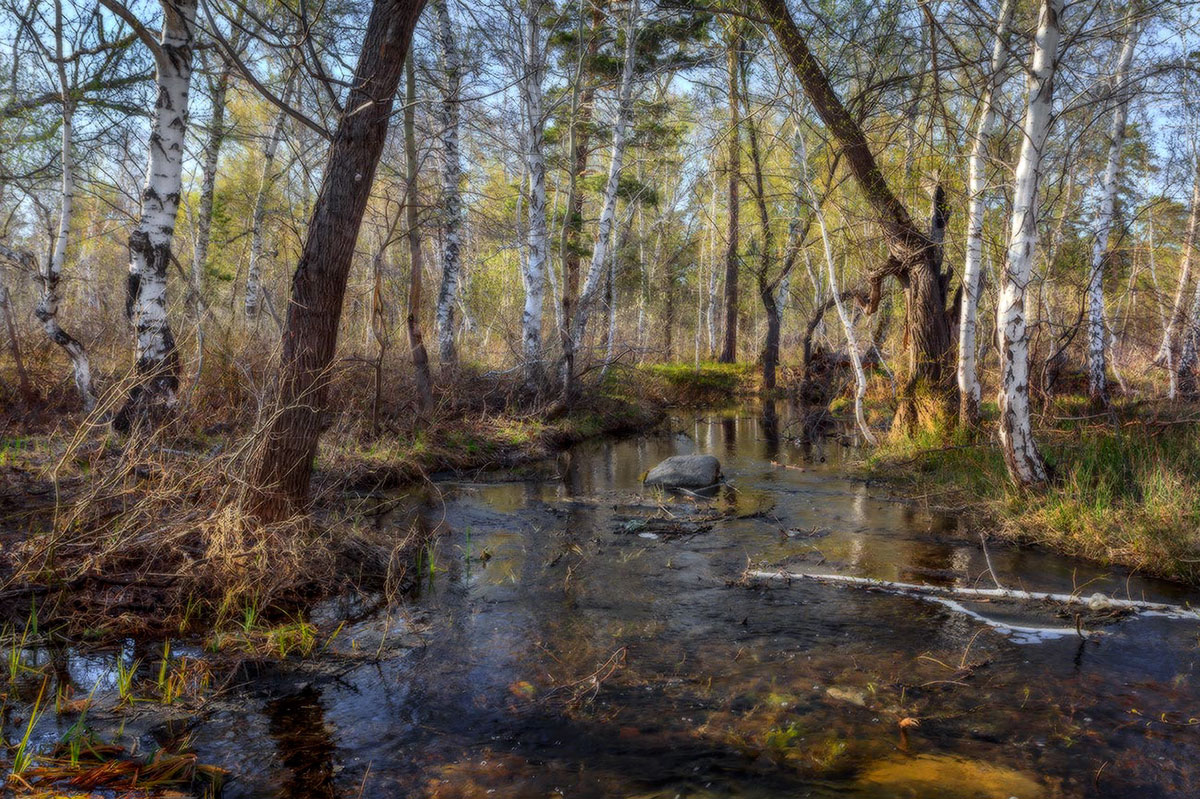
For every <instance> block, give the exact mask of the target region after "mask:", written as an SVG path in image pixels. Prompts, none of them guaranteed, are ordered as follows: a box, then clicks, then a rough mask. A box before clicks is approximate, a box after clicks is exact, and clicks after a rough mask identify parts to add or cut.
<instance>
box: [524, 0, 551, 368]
mask: <svg viewBox="0 0 1200 799" xmlns="http://www.w3.org/2000/svg"><path fill="white" fill-rule="evenodd" d="M542 7H543V2H542V0H525V7H524V17H523V19H522V45H521V52H522V55H523V58H522V64H521V80H520V92H521V111H522V117H523V119H522V128H523V129H524V134H525V142H524V144H525V146H524V151H523V154H524V157H525V172H526V174H527V175H528V176H529V203H528V211H527V213H528V218H529V224H528V225H527V226H526V231H527V236H528V238H527V241H526V248H527V252H526V256H527V257H526V259H525V262H524V268H523V269H522V270H521V281H522V283H523V285H524V287H525V305H524V309H523V311H522V314H521V355H522V359H523V361H524V371H525V382H526V386H527V387H528V388H532V387H533V386H534V385H535V383H536V382H537V379H538V377H539V375H540V373H541V361H542V303H543V301H544V297H545V289H546V269H547V266H548V262H549V256H550V237H549V231H548V228H547V223H546V155H545V139H546V135H545V126H546V118H545V115H544V112H543V109H542V106H543V103H542V82H543V79H544V78H545V71H546V67H545V49H544V46H543V44H542V39H541V35H540V33H541V12H542Z"/></svg>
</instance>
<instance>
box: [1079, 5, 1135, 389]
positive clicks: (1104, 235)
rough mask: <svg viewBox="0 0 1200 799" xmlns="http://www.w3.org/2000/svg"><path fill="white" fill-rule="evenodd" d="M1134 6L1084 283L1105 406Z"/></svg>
mask: <svg viewBox="0 0 1200 799" xmlns="http://www.w3.org/2000/svg"><path fill="white" fill-rule="evenodd" d="M1134 8H1135V4H1131V5H1130V6H1129V14H1128V16H1127V18H1126V23H1125V24H1126V30H1125V41H1124V43H1123V44H1122V45H1121V53H1120V55H1119V56H1118V58H1117V68H1116V72H1115V74H1114V75H1113V87H1112V92H1111V95H1110V96H1111V97H1112V99H1113V101H1114V102H1115V108H1114V109H1113V118H1112V123H1111V124H1110V126H1109V129H1108V161H1107V163H1106V164H1105V167H1104V188H1103V193H1102V194H1101V196H1100V210H1099V213H1098V214H1097V218H1096V239H1095V242H1094V243H1093V247H1092V268H1091V274H1090V277H1089V279H1088V394H1089V395H1090V396H1091V398H1092V399H1093V400H1095V401H1098V402H1102V403H1107V402H1108V377H1107V375H1106V372H1105V367H1106V363H1105V325H1104V316H1105V315H1104V262H1105V259H1106V257H1107V255H1108V237H1109V232H1110V231H1111V230H1112V220H1113V206H1114V204H1115V202H1116V197H1117V181H1118V180H1119V179H1120V177H1121V150H1122V148H1123V147H1124V144H1125V122H1126V119H1127V117H1128V114H1129V95H1130V92H1129V87H1128V86H1127V85H1126V84H1127V82H1128V80H1129V66H1130V64H1131V63H1132V62H1133V51H1134V48H1135V47H1136V45H1137V38H1138V33H1139V31H1140V30H1141V26H1140V25H1139V23H1138V21H1137V20H1136V19H1134V16H1133V14H1134Z"/></svg>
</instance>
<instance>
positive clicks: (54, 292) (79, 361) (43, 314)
mask: <svg viewBox="0 0 1200 799" xmlns="http://www.w3.org/2000/svg"><path fill="white" fill-rule="evenodd" d="M65 38H66V33H65V30H64V25H63V10H62V2H61V0H55V2H54V58H53V62H54V65H55V68H56V69H55V71H56V73H57V77H58V88H59V93H60V95H61V96H60V103H61V105H60V109H61V114H62V124H61V131H60V135H61V150H60V155H59V158H60V160H61V162H62V178H61V182H60V184H59V210H58V228H57V231H56V233H55V236H54V246H53V249H52V250H51V251H50V254H49V257H47V258H46V261H45V266H44V267H43V268H42V269H40V270H38V273H37V274H38V278H39V282H40V283H41V286H42V295H41V299H40V300H39V302H38V305H37V309H36V310H35V311H34V314H35V316H37V319H38V321H39V322H41V324H42V328H43V329H44V330H45V331H46V335H47V336H49V338H50V340H51V341H53V342H54V343H55V344H57V345H58V346H60V347H62V348H63V350H64V351H65V352H66V353H67V357H68V358H70V360H71V370H72V373H73V375H74V379H75V388H76V390H77V391H78V392H79V396H80V397H81V398H82V399H83V407H84V410H85V411H91V410H92V408H93V407H95V405H96V394H95V392H94V391H93V389H92V368H91V362H90V360H89V359H88V355H87V350H86V349H85V348H84V346H83V345H82V344H81V343H80V342H79V341H78V340H77V339H75V337H73V336H72V335H71V334H70V333H68V332H67V331H66V330H64V329H63V327H62V325H61V324H60V323H59V321H58V308H59V303H60V302H61V301H62V296H61V294H60V292H59V283H60V282H61V280H62V274H63V267H64V266H65V265H66V261H67V247H68V246H69V244H70V237H71V214H72V210H73V208H74V204H75V160H74V153H73V147H74V129H75V109H76V100H75V98H74V96H73V94H74V93H73V91H72V89H73V87H72V86H71V82H70V80H69V79H68V77H67V66H66V64H67V58H68V57H69V55H70V54H68V53H67V52H66V50H65V44H64V40H65Z"/></svg>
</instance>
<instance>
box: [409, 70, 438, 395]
mask: <svg viewBox="0 0 1200 799" xmlns="http://www.w3.org/2000/svg"><path fill="white" fill-rule="evenodd" d="M407 73H408V74H407V81H406V85H405V92H404V168H405V187H404V213H405V221H406V222H407V225H408V232H407V238H408V270H409V275H408V313H407V314H406V315H405V320H404V321H405V326H406V327H407V328H408V349H409V353H410V355H411V357H412V363H413V380H414V382H415V383H416V386H417V415H418V417H424V416H425V415H426V414H428V413H429V411H430V410H432V409H433V376H432V375H431V374H430V371H429V353H428V352H427V351H426V350H425V336H424V334H423V333H422V332H421V293H422V291H421V289H422V282H423V273H424V271H425V267H424V258H423V257H422V256H421V229H420V220H418V218H417V208H418V207H419V205H420V200H419V198H418V196H417V164H418V162H417V104H416V97H417V77H416V70H415V68H414V67H413V58H412V56H411V55H409V57H408V68H407Z"/></svg>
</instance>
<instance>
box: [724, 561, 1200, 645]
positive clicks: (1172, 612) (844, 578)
mask: <svg viewBox="0 0 1200 799" xmlns="http://www.w3.org/2000/svg"><path fill="white" fill-rule="evenodd" d="M745 576H746V577H753V578H758V579H763V580H788V581H791V580H813V581H816V582H824V583H833V584H837V585H847V586H854V587H858V588H865V589H868V590H874V591H884V592H887V593H891V594H901V595H909V596H916V597H918V598H921V599H927V600H930V601H933V602H937V603H938V604H940V605H943V606H945V607H948V608H950V609H951V610H954V611H957V612H959V613H964V614H966V615H968V616H971V617H973V618H975V619H978V620H980V621H982V622H984V623H986V624H989V625H991V626H992V627H995V628H997V629H999V630H1002V631H1010V632H1014V633H1018V634H1021V635H1032V636H1035V637H1046V636H1061V635H1069V634H1078V635H1080V636H1081V637H1087V632H1086V631H1085V630H1083V629H1082V627H1081V626H1079V625H1078V624H1077V625H1076V626H1075V627H1027V626H1023V625H1018V624H1013V623H1011V622H1008V621H1005V620H1000V619H993V618H991V617H988V616H985V615H983V614H982V613H979V612H977V611H974V610H971V609H969V608H966V607H964V606H963V605H962V604H960V603H959V602H958V601H956V600H959V599H962V600H983V601H986V600H997V599H1001V600H1004V599H1007V600H1015V601H1030V602H1048V603H1055V604H1060V605H1073V606H1079V607H1083V608H1086V609H1088V610H1091V611H1094V612H1103V611H1107V610H1129V611H1133V612H1134V613H1145V614H1147V615H1154V616H1166V617H1168V618H1173V619H1188V620H1191V621H1200V611H1197V610H1195V609H1193V608H1190V607H1187V606H1185V605H1172V604H1168V603H1165V602H1144V601H1140V600H1136V599H1118V598H1116V597H1110V596H1106V595H1105V594H1101V593H1098V592H1097V593H1093V594H1092V595H1090V596H1086V597H1085V596H1081V595H1079V594H1060V593H1051V592H1045V591H1021V590H1018V589H1015V588H967V587H959V586H944V585H921V584H918V583H901V582H895V581H892V580H878V579H875V578H873V577H852V576H850V575H845V574H823V573H818V572H789V571H783V570H780V571H766V570H762V569H748V570H747V571H746V572H745Z"/></svg>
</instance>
